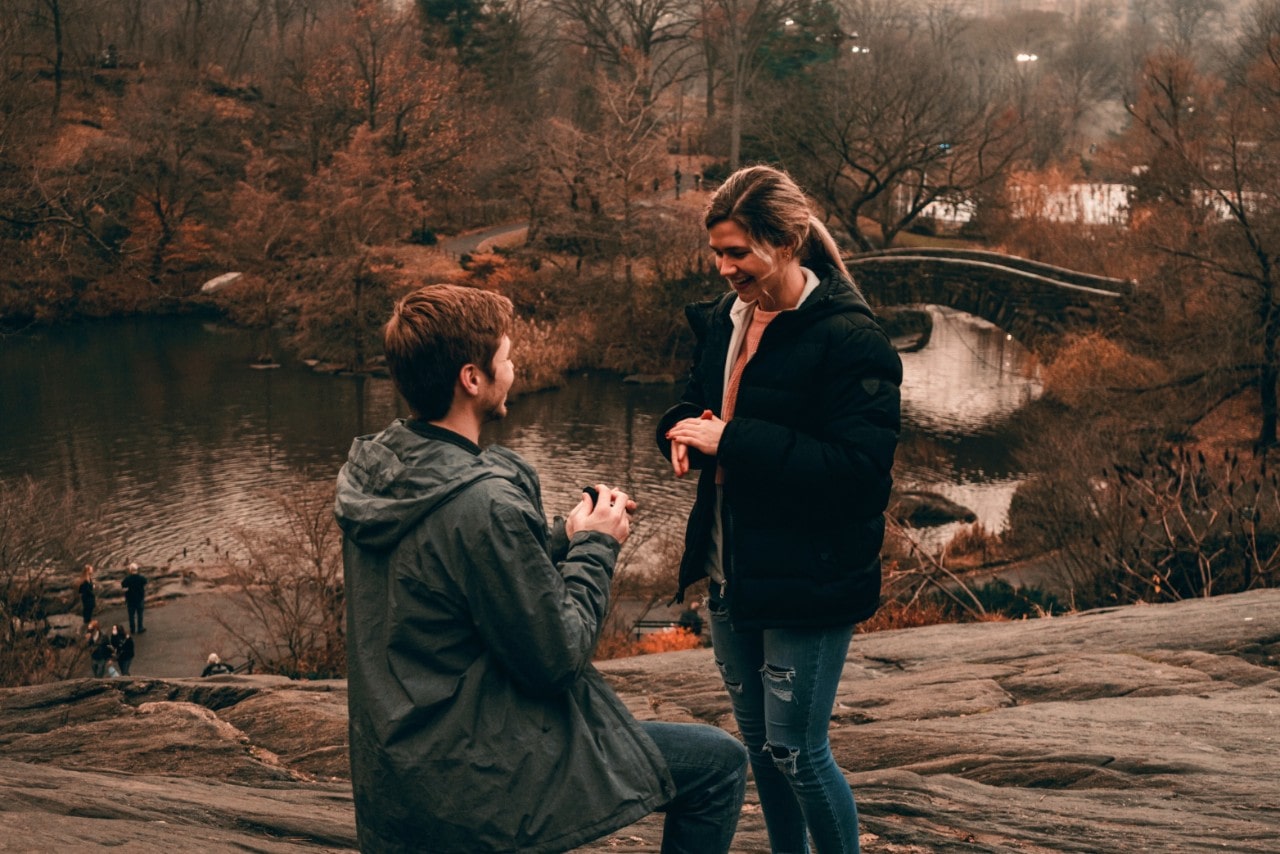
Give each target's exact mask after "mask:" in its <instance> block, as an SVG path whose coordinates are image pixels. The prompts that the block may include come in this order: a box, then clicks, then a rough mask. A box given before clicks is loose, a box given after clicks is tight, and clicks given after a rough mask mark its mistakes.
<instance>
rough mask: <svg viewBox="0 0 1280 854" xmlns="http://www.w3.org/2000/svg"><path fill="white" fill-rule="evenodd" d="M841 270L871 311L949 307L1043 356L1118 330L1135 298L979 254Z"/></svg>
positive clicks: (930, 252)
mask: <svg viewBox="0 0 1280 854" xmlns="http://www.w3.org/2000/svg"><path fill="white" fill-rule="evenodd" d="M846 263H847V264H848V266H849V272H851V273H852V274H853V277H854V279H855V280H856V281H857V282H858V286H859V287H860V288H861V289H862V291H863V293H865V294H866V296H867V299H868V301H870V302H871V304H872V305H873V306H894V305H918V304H933V305H945V306H950V307H952V308H956V309H959V310H960V311H966V312H968V313H969V314H972V315H975V316H977V317H981V318H983V319H984V320H989V321H990V322H992V323H994V324H996V325H997V326H999V327H1000V328H1001V329H1004V330H1005V331H1006V332H1008V333H1010V334H1011V335H1013V336H1014V337H1015V338H1017V339H1018V341H1019V342H1021V343H1022V345H1023V346H1025V347H1027V348H1028V349H1030V350H1032V351H1033V352H1035V353H1037V354H1039V355H1041V356H1045V355H1047V354H1048V351H1049V350H1051V349H1052V348H1053V346H1054V344H1055V342H1056V341H1057V340H1058V339H1060V337H1061V336H1062V334H1063V333H1066V332H1076V331H1086V330H1089V329H1107V328H1110V327H1112V326H1114V325H1115V324H1117V323H1119V322H1121V321H1122V319H1123V315H1124V312H1125V307H1126V306H1127V304H1128V302H1129V300H1130V299H1132V298H1133V296H1134V294H1135V291H1136V283H1135V282H1133V281H1132V280H1125V279H1112V278H1108V277H1105V276H1095V275H1091V274H1089V273H1080V272H1077V271H1074V270H1067V269H1064V268H1062V267H1055V266H1053V265H1051V264H1043V263H1040V262H1038V261H1031V260H1028V259H1026V258H1019V257H1017V256H1014V255H1003V254H1001V253H999V252H986V251H981V250H956V249H924V248H922V249H885V250H880V251H877V252H868V253H865V254H861V255H855V256H852V257H851V258H847V259H846Z"/></svg>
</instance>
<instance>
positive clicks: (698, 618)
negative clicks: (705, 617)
mask: <svg viewBox="0 0 1280 854" xmlns="http://www.w3.org/2000/svg"><path fill="white" fill-rule="evenodd" d="M699 607H701V603H700V602H693V603H692V604H690V605H689V607H688V608H685V609H684V610H683V611H682V612H681V613H680V616H679V617H677V618H676V625H677V626H679V627H680V628H682V629H684V630H685V631H687V632H690V633H692V634H694V635H701V634H702V615H701V614H699V613H698V608H699Z"/></svg>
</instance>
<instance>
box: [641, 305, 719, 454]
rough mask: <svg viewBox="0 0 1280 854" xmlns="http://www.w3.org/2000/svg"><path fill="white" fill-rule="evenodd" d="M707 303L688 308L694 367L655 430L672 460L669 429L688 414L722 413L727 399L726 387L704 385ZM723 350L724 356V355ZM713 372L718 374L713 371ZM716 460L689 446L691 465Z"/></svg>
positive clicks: (660, 444) (659, 445)
mask: <svg viewBox="0 0 1280 854" xmlns="http://www.w3.org/2000/svg"><path fill="white" fill-rule="evenodd" d="M704 310H705V307H704V306H699V305H691V306H689V307H688V308H686V309H685V315H686V316H687V317H688V318H689V325H690V326H691V327H692V328H693V332H694V335H695V336H696V339H697V344H696V345H695V346H694V350H693V368H692V370H690V372H689V380H688V382H687V383H686V384H685V388H684V393H683V394H682V395H680V402H679V403H677V404H676V405H675V406H673V407H671V408H670V409H668V410H667V411H666V412H664V413H663V414H662V417H661V418H659V419H658V427H657V430H656V431H655V433H656V435H655V438H656V439H657V441H658V450H659V451H661V452H662V455H663V456H664V457H666V458H667V459H668V460H670V459H671V441H670V440H669V439H667V431H668V430H670V429H671V428H672V427H673V426H674V425H675V423H676V422H677V421H683V420H684V419H686V418H697V417H698V416H699V415H701V414H702V413H703V412H705V411H706V410H708V409H710V410H711V411H712V412H716V413H718V412H719V411H720V405H721V403H722V402H723V401H722V398H723V389H708V388H704V387H703V381H702V377H703V376H705V375H707V374H708V372H707V371H705V370H703V364H702V360H703V359H704V358H708V353H707V347H706V339H707V335H706V332H707V324H708V320H707V319H706V318H705V317H704V316H703V314H702V311H704ZM723 357H724V356H723V354H721V358H723ZM710 374H713V375H714V374H715V372H714V371H711V372H710ZM713 461H714V460H713V458H712V457H709V456H707V455H706V454H704V453H702V452H701V451H698V450H696V449H694V448H690V449H689V468H691V469H694V470H697V469H701V468H705V467H706V466H707V465H708V464H710V463H712V462H713Z"/></svg>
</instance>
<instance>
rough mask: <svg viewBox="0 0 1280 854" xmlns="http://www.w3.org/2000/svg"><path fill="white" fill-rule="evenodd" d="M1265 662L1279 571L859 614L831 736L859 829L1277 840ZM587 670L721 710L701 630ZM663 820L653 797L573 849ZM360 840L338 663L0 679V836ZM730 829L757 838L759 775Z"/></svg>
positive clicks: (262, 845)
mask: <svg viewBox="0 0 1280 854" xmlns="http://www.w3.org/2000/svg"><path fill="white" fill-rule="evenodd" d="M157 627H158V628H159V627H160V623H157ZM147 638H148V641H149V642H152V641H154V640H155V638H154V637H153V635H152V634H151V633H149V634H148V635H147ZM161 661H162V659H161V658H160V657H159V656H157V657H156V658H153V665H154V666H155V669H156V670H160V669H163V668H162V667H160V666H159V664H160V662H161ZM184 666H185V665H184ZM1278 668H1280V590H1266V591H1255V592H1251V593H1246V594H1241V595H1237V596H1228V597H1220V598H1217V599H1213V600H1197V601H1192V602H1184V603H1179V604H1175V605H1162V606H1136V607H1127V608H1118V609H1113V610H1104V611H1094V612H1090V613H1085V614H1079V615H1072V616H1067V617H1054V618H1048V619H1041V620H1032V621H1025V622H1013V623H981V624H970V625H962V626H934V627H928V628H921V629H910V630H904V631H896V632H882V633H877V634H872V635H858V636H857V637H856V638H855V641H854V644H853V648H852V649H851V650H850V654H849V659H848V664H847V666H846V668H845V673H844V678H843V682H842V684H841V688H840V692H839V696H838V699H837V708H836V711H835V714H834V716H833V721H832V730H831V736H832V742H833V745H834V749H835V753H836V757H837V759H838V761H839V763H840V765H841V767H842V768H844V769H845V772H846V776H847V777H848V779H849V782H850V783H851V784H852V786H853V787H854V791H855V793H856V794H857V797H858V804H859V810H860V813H861V817H862V822H863V831H864V835H863V850H864V851H867V852H871V854H875V852H895V853H896V854H903V852H936V851H966V852H968V851H974V852H1048V851H1082V852H1083V851H1088V852H1127V851H1152V852H1182V851H1186V852H1192V851H1209V850H1215V851H1232V852H1250V851H1256V852H1263V851H1266V852H1275V851H1280V672H1278ZM601 670H603V671H604V672H605V673H606V674H607V676H608V677H609V678H610V680H611V681H612V682H613V683H614V684H615V686H617V688H618V690H619V692H620V693H621V694H622V695H623V697H624V698H625V699H626V700H627V703H628V705H629V706H630V707H631V708H632V709H633V711H635V712H636V714H637V715H639V716H642V717H656V718H661V719H665V720H702V721H707V722H711V723H715V724H719V725H721V726H724V727H726V728H728V729H730V730H732V729H733V720H732V716H731V715H730V713H729V706H728V702H727V699H726V697H725V695H724V692H723V690H722V688H721V686H720V684H719V679H718V677H717V675H716V670H715V665H714V662H713V661H712V657H711V653H710V651H709V650H693V651H689V652H678V653H666V654H663V655H653V656H644V657H638V658H630V659H621V660H617V661H612V662H605V663H603V664H602V665H601ZM660 838H661V817H660V816H653V817H650V818H647V819H645V820H644V821H642V822H640V823H638V824H636V825H633V826H631V827H629V828H626V829H625V830H623V831H621V832H619V833H617V834H614V835H613V836H612V837H609V838H607V839H603V840H600V841H598V842H596V843H593V844H592V845H590V846H588V847H587V848H585V849H583V850H589V851H617V852H652V851H657V850H658V846H659V842H660ZM354 842H355V835H354V827H353V822H352V809H351V793H350V786H349V784H348V782H347V780H346V687H345V683H343V682H340V681H335V682H307V683H300V682H290V681H288V680H285V679H281V678H277V677H268V676H225V677H215V678H211V679H204V680H202V679H198V678H194V679H193V678H167V677H161V676H139V677H137V678H133V679H114V680H95V679H77V680H71V681H67V682H60V683H56V684H52V685H46V686H38V687H31V688H21V689H10V690H5V691H0V849H2V850H6V851H7V850H12V851H50V850H73V849H95V848H99V847H117V846H119V847H121V848H127V849H128V850H130V851H134V852H138V851H160V850H171V851H187V850H200V851H204V852H221V851H246V850H248V851H258V852H299V851H316V850H324V851H338V850H347V849H349V848H351V847H352V846H353V845H354ZM735 850H738V851H742V852H755V851H767V850H768V846H767V842H766V838H765V835H764V830H763V821H762V819H761V815H760V810H759V806H758V804H757V803H756V801H755V798H754V793H751V792H749V793H748V803H747V806H746V808H745V809H744V812H743V816H742V823H741V825H740V829H739V833H738V837H737V840H736V844H735Z"/></svg>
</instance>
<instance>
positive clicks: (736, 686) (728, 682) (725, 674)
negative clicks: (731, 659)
mask: <svg viewBox="0 0 1280 854" xmlns="http://www.w3.org/2000/svg"><path fill="white" fill-rule="evenodd" d="M716 667H718V668H720V679H721V681H723V682H724V687H725V688H726V689H728V691H729V693H730V694H737V695H741V694H742V683H741V682H734V681H733V680H732V679H730V678H729V670H728V668H726V667H725V666H724V662H723V661H717V662H716Z"/></svg>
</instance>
